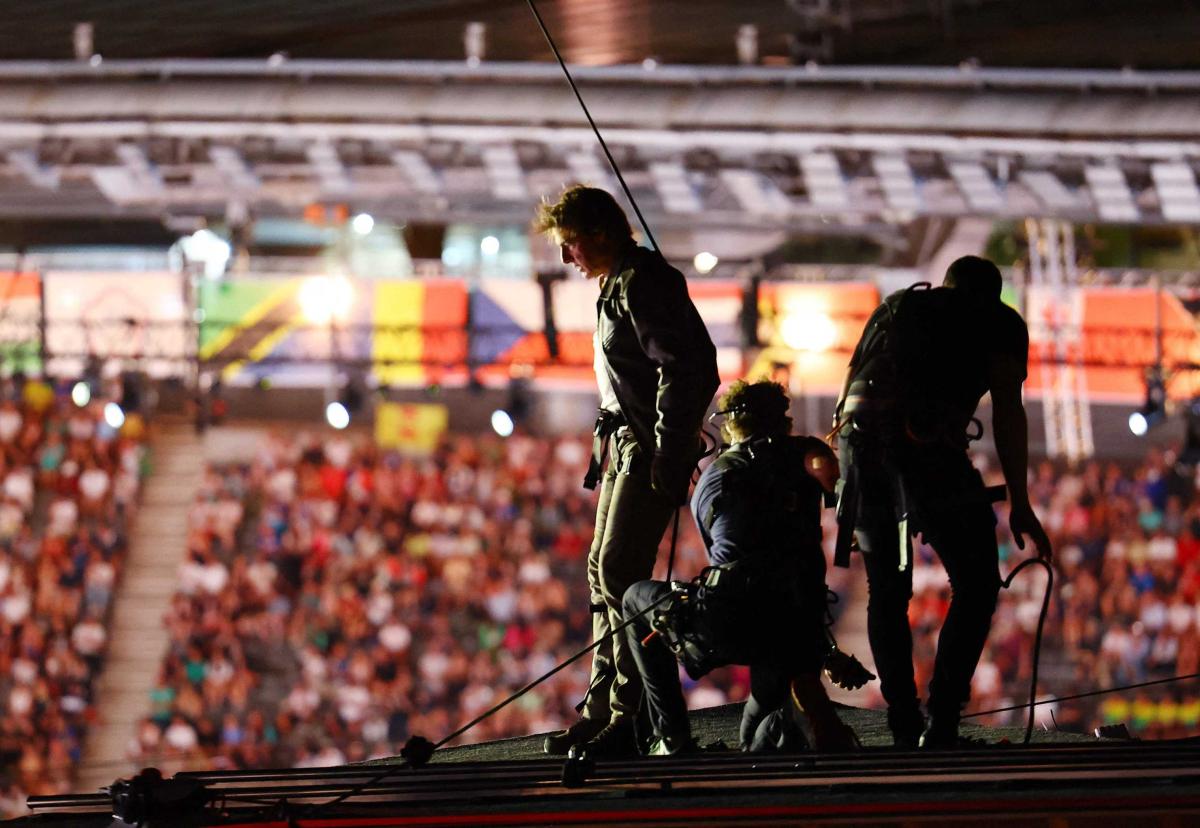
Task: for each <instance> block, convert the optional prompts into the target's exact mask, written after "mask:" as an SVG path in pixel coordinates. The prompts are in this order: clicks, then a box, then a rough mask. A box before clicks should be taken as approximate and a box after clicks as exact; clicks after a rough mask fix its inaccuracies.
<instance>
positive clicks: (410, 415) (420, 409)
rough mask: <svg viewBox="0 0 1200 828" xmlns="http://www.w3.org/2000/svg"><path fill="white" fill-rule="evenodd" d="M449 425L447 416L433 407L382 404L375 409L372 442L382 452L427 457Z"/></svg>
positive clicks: (429, 404) (436, 405) (409, 404)
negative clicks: (396, 451) (395, 450)
mask: <svg viewBox="0 0 1200 828" xmlns="http://www.w3.org/2000/svg"><path fill="white" fill-rule="evenodd" d="M449 424H450V412H449V410H448V409H447V408H446V406H444V405H439V404H436V403H397V402H383V403H379V404H378V405H376V406H375V442H376V443H378V444H379V445H380V446H381V447H382V448H394V449H398V450H400V451H407V452H414V453H420V454H428V453H430V452H432V451H433V450H434V449H436V448H437V445H438V442H439V441H440V440H441V438H442V435H443V434H445V433H446V429H447V428H448V427H449Z"/></svg>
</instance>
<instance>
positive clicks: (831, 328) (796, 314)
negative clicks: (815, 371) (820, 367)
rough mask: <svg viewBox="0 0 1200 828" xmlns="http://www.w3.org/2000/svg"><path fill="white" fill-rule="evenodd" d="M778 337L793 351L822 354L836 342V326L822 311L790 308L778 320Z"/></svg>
mask: <svg viewBox="0 0 1200 828" xmlns="http://www.w3.org/2000/svg"><path fill="white" fill-rule="evenodd" d="M779 335H780V337H782V338H783V342H784V344H785V345H787V346H788V347H789V348H791V349H792V350H793V351H810V352H814V353H823V352H825V351H828V350H829V349H830V348H832V347H833V344H834V343H835V342H836V341H837V325H835V324H834V323H833V320H832V319H831V318H830V317H829V314H827V313H825V312H824V311H819V310H814V309H811V308H792V309H789V310H787V311H785V312H784V314H783V318H782V319H781V320H780V323H779Z"/></svg>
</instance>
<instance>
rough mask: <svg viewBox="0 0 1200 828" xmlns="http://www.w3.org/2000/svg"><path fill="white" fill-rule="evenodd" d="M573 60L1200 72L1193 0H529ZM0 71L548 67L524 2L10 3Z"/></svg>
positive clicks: (0, 34) (0, 38)
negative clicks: (197, 61) (475, 56)
mask: <svg viewBox="0 0 1200 828" xmlns="http://www.w3.org/2000/svg"><path fill="white" fill-rule="evenodd" d="M537 1H538V6H539V8H540V9H541V12H542V14H543V15H544V16H545V18H546V21H547V23H548V24H549V26H550V27H551V29H552V30H553V31H554V32H555V34H556V36H557V37H558V39H559V41H560V43H561V45H562V47H563V49H564V50H565V52H566V55H567V59H568V60H570V61H571V62H573V63H582V64H591V65H601V64H614V63H640V62H641V61H642V60H643V59H645V58H655V59H657V60H658V61H659V62H660V63H663V64H667V63H671V64H676V63H680V64H726V65H728V64H732V63H735V62H736V61H737V60H738V52H737V49H736V47H735V39H736V37H737V32H738V30H739V29H740V27H742V26H744V25H752V26H755V27H757V38H756V40H757V52H758V55H759V58H760V60H764V61H783V62H793V61H798V62H800V63H804V62H805V61H806V60H808V59H813V60H817V61H819V62H820V63H822V64H829V63H838V64H844V65H850V64H872V65H878V64H890V65H941V66H954V65H957V64H958V63H960V62H962V61H964V60H970V59H974V60H977V61H980V62H982V63H983V64H984V65H986V66H1038V67H1047V66H1053V67H1078V68H1110V69H1120V68H1121V67H1123V66H1133V67H1137V68H1140V69H1152V68H1154V69H1183V68H1188V67H1191V68H1200V50H1197V49H1196V45H1195V33H1196V32H1197V31H1198V30H1200V8H1197V6H1196V4H1195V3H1194V2H1189V1H1188V0H1136V2H1133V1H1131V0H1053V1H1052V2H1046V0H936V1H935V0H739V2H736V3H735V2H730V0H537ZM4 12H5V14H4V26H3V27H0V60H58V59H66V58H70V57H72V55H73V54H74V52H73V48H74V47H73V41H74V36H73V29H74V27H75V25H76V24H77V23H82V22H87V23H90V24H92V32H93V34H92V38H91V40H92V43H93V46H94V49H95V51H96V52H98V53H100V54H102V55H103V56H104V58H105V59H106V60H113V59H119V60H130V59H159V58H180V57H186V58H266V57H267V56H268V55H270V54H272V53H276V52H286V53H288V54H290V55H291V56H292V57H293V58H319V59H325V60H330V59H332V60H345V59H370V60H461V59H462V58H463V57H464V53H463V50H464V26H465V25H466V24H467V23H468V22H471V21H478V22H481V23H483V24H484V25H485V26H486V36H485V47H486V57H487V59H490V60H499V61H519V60H535V61H546V60H549V59H550V52H549V50H548V49H547V47H546V44H545V42H544V41H543V40H542V38H541V36H540V34H539V33H538V31H537V29H536V27H535V26H534V25H533V22H532V19H531V17H530V14H529V10H528V8H527V7H526V4H525V2H524V0H500V1H499V2H497V1H496V0H393V2H389V3H380V2H374V1H372V2H366V0H237V2H231V0H206V1H205V2H196V0H162V2H158V3H138V2H117V0H54V1H53V2H46V0H6V2H5V4H4Z"/></svg>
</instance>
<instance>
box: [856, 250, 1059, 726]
mask: <svg viewBox="0 0 1200 828" xmlns="http://www.w3.org/2000/svg"><path fill="white" fill-rule="evenodd" d="M1001 286H1002V280H1001V276H1000V271H999V270H998V269H997V268H996V266H995V265H994V264H992V263H991V262H989V261H987V260H986V259H981V258H979V257H977V256H964V257H962V258H960V259H958V260H956V261H955V262H954V263H953V264H951V265H950V268H949V269H948V270H947V272H946V277H945V280H944V283H943V286H942V287H940V288H930V287H929V285H928V284H920V285H914V286H913V287H911V288H908V289H907V290H903V291H899V292H897V293H895V294H893V295H891V296H889V297H888V298H887V299H886V300H885V301H884V302H883V304H881V305H880V306H879V308H878V309H876V311H875V313H874V314H872V316H871V318H870V320H868V322H867V325H866V328H865V330H864V331H863V334H862V337H861V339H860V340H859V342H858V345H857V347H856V348H855V351H854V355H853V356H852V357H851V360H850V368H849V373H848V376H847V378H846V385H845V388H844V390H843V392H842V397H841V399H840V400H839V402H838V408H837V415H836V419H835V430H836V432H837V433H838V436H839V453H840V455H841V480H840V481H839V484H838V487H839V492H840V497H839V503H838V524H839V534H838V550H837V554H836V555H835V562H837V563H839V564H840V565H845V564H846V555H847V554H848V552H849V547H850V535H851V532H852V531H854V537H856V538H857V540H858V545H859V548H860V549H861V550H862V552H863V560H864V562H865V564H866V570H867V584H868V590H869V600H868V604H867V632H868V635H869V637H870V641H871V650H872V652H873V654H874V656H875V665H876V668H877V669H878V671H879V678H880V687H881V690H882V692H883V697H884V699H885V700H886V701H887V704H888V725H889V726H890V728H891V730H892V736H893V739H894V741H895V743H896V745H897V746H898V747H905V748H913V747H917V745H918V744H920V745H921V746H924V747H935V748H936V747H953V746H954V745H956V744H958V725H959V718H960V716H961V713H962V709H963V706H964V705H965V704H966V702H967V701H968V699H969V698H970V692H971V678H972V676H973V675H974V673H975V667H976V665H977V664H978V662H979V656H980V654H981V653H982V652H983V647H984V644H985V643H986V641H987V636H988V630H989V628H990V626H991V619H992V613H993V611H994V610H995V607H996V598H997V595H998V593H999V591H1000V583H1001V581H1000V572H999V555H998V551H997V545H996V532H995V524H996V519H995V516H994V514H993V512H992V506H991V504H992V502H993V501H994V500H996V499H1000V498H1003V492H1002V491H1000V492H993V491H992V490H989V489H986V488H985V487H984V485H983V478H982V477H981V476H980V474H979V472H978V471H977V470H976V469H975V468H974V467H973V466H972V465H971V461H970V458H969V457H968V456H967V445H968V443H969V442H970V441H971V440H973V439H977V438H978V437H979V436H980V435H981V434H982V425H981V424H980V423H979V421H978V420H975V419H974V414H975V409H976V406H977V405H978V404H979V401H980V399H981V398H982V397H983V395H984V394H985V393H989V392H990V394H991V399H992V425H993V429H994V432H995V443H996V453H997V455H998V456H999V459H1000V466H1001V469H1002V470H1003V472H1004V480H1005V482H1006V483H1007V484H1008V498H1009V504H1010V507H1009V527H1010V529H1011V532H1012V536H1013V538H1014V540H1015V541H1016V543H1017V545H1018V546H1019V547H1020V548H1022V549H1024V548H1025V539H1024V536H1025V535H1028V536H1029V537H1030V538H1031V539H1032V540H1033V542H1034V545H1035V546H1036V547H1037V549H1038V553H1039V554H1040V555H1041V556H1042V557H1043V558H1047V559H1048V558H1049V557H1050V555H1051V549H1050V541H1049V539H1048V538H1047V537H1046V532H1045V530H1044V529H1043V528H1042V525H1041V523H1040V522H1039V521H1038V519H1037V516H1036V515H1035V514H1034V513H1033V509H1032V507H1031V506H1030V504H1029V494H1028V491H1027V488H1026V473H1027V464H1028V449H1027V445H1026V441H1027V438H1028V426H1027V422H1026V417H1025V408H1024V406H1023V404H1022V402H1021V384H1022V383H1023V382H1024V380H1025V376H1026V364H1027V362H1028V355H1029V333H1028V331H1027V330H1026V327H1025V322H1024V321H1023V320H1022V319H1021V317H1020V316H1019V315H1018V314H1017V312H1016V311H1014V310H1013V309H1012V308H1010V307H1008V306H1007V305H1005V304H1003V303H1002V302H1001V301H1000V289H1001ZM855 530H856V531H855ZM917 532H920V533H921V535H922V537H923V538H924V540H925V541H926V542H927V543H929V544H930V545H931V546H933V548H934V550H935V551H936V552H937V554H938V557H939V558H940V559H941V561H942V564H943V566H945V568H946V573H947V575H949V577H950V586H951V590H952V596H951V600H950V609H949V612H948V613H947V615H946V621H945V624H944V625H943V627H942V632H941V635H940V637H939V639H938V648H937V656H936V658H935V660H934V669H933V678H932V680H931V681H930V686H929V703H928V712H929V723H928V728H926V726H925V720H924V717H923V716H922V714H921V707H920V700H919V699H918V697H917V688H916V684H915V681H914V678H913V662H912V632H911V630H910V628H909V625H908V604H909V601H910V599H911V598H912V555H911V537H912V535H913V534H915V533H917Z"/></svg>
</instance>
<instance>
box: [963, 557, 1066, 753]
mask: <svg viewBox="0 0 1200 828" xmlns="http://www.w3.org/2000/svg"><path fill="white" fill-rule="evenodd" d="M1034 564H1038V565H1040V566H1042V567H1045V569H1046V590H1045V592H1044V593H1043V594H1042V611H1041V612H1040V613H1039V614H1038V622H1037V633H1036V634H1035V635H1034V637H1033V674H1032V675H1031V676H1030V677H1029V720H1028V721H1027V722H1026V724H1025V742H1024V743H1025V744H1029V741H1030V739H1032V738H1033V721H1034V714H1035V713H1036V712H1037V683H1038V665H1039V663H1040V662H1041V660H1042V629H1043V628H1044V627H1045V626H1046V615H1047V614H1048V613H1049V611H1050V594H1051V591H1052V590H1053V589H1054V567H1052V566H1051V565H1050V562H1049V561H1047V560H1046V559H1045V558H1040V557H1038V558H1028V559H1026V560H1024V561H1021V563H1019V564H1017V566H1016V568H1015V569H1013V571H1012V572H1010V573H1008V577H1007V578H1005V579H1004V588H1005V589H1008V588H1009V587H1011V586H1012V584H1013V579H1014V578H1016V577H1017V573H1018V572H1020V571H1021V570H1022V569H1024V568H1025V567H1027V566H1032V565H1034ZM1020 707H1025V705H1023V704H1022V705H1018V706H1017V708H1020ZM1017 708H1013V709H1017ZM971 715H972V716H982V715H983V714H982V713H972V714H971ZM963 718H966V717H965V716H964V717H963Z"/></svg>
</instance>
